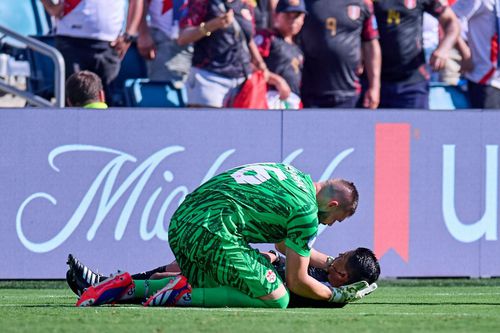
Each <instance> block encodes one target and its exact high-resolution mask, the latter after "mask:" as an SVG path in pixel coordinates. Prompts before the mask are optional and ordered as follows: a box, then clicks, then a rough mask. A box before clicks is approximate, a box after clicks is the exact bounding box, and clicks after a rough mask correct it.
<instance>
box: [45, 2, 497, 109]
mask: <svg viewBox="0 0 500 333" xmlns="http://www.w3.org/2000/svg"><path fill="white" fill-rule="evenodd" d="M41 1H42V3H43V4H44V6H45V8H46V10H47V11H48V13H50V14H51V15H52V16H54V18H55V22H56V29H55V31H56V36H57V37H56V47H57V48H58V49H59V50H60V51H61V53H62V54H63V56H64V58H65V60H66V73H67V75H68V76H70V75H72V74H73V73H75V72H78V71H81V70H87V71H92V72H95V73H96V74H97V75H98V76H99V77H100V78H101V80H102V85H103V90H104V92H105V94H108V91H107V89H108V88H107V87H108V85H109V83H110V82H111V81H112V80H113V79H114V78H115V77H116V75H117V74H118V70H119V68H120V61H121V59H123V56H124V54H125V53H126V52H127V49H128V47H129V46H130V45H131V43H132V42H136V43H137V48H138V50H139V53H140V54H141V56H142V57H143V58H144V59H145V60H146V62H147V68H148V76H149V79H150V80H158V81H170V82H173V83H174V86H176V87H179V88H180V87H183V88H185V89H186V92H187V104H188V105H189V106H192V107H217V108H220V107H230V106H231V96H234V95H235V94H236V93H237V92H238V90H239V88H240V87H241V86H242V84H243V83H244V82H245V81H246V80H247V79H248V78H249V77H250V76H251V75H252V73H255V72H256V71H263V72H264V76H265V78H266V80H267V83H268V95H267V96H262V98H267V99H268V101H269V105H270V107H276V108H301V107H302V106H303V107H305V108H344V109H345V108H370V109H376V108H400V109H428V108H429V89H430V88H429V87H430V82H431V81H444V82H446V84H449V85H450V86H460V89H463V90H464V91H466V92H467V96H468V98H469V101H470V105H471V106H472V107H474V108H500V74H499V73H500V72H499V71H498V61H499V59H498V54H499V52H498V51H499V50H498V49H499V37H498V36H499V33H498V32H499V19H498V17H497V14H496V13H497V9H496V7H497V2H498V1H497V0H449V1H446V0H376V1H372V0H336V1H335V3H332V1H330V0H41ZM424 14H425V15H428V18H430V20H426V24H425V25H424V24H423V23H424ZM432 18H434V19H432ZM424 29H425V30H424ZM424 37H425V38H424ZM464 83H465V84H464ZM272 101H273V102H272ZM276 101H278V103H276Z"/></svg>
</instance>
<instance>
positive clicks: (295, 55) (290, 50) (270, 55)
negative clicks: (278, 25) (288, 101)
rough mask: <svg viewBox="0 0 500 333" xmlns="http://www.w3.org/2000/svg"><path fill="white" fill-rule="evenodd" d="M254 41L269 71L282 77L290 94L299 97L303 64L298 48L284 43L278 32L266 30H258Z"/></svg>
mask: <svg viewBox="0 0 500 333" xmlns="http://www.w3.org/2000/svg"><path fill="white" fill-rule="evenodd" d="M254 40H255V44H257V47H258V48H259V52H260V54H261V55H262V58H264V61H265V62H266V65H267V68H268V69H269V71H271V72H272V73H275V74H278V75H280V76H282V77H283V78H284V79H285V81H286V82H287V83H288V85H289V86H290V89H291V90H292V92H293V93H295V94H296V95H297V96H300V83H301V80H302V67H303V64H304V56H303V54H302V51H301V50H300V48H299V47H298V46H297V45H296V44H290V43H288V42H286V41H285V40H284V39H283V37H282V36H281V35H280V34H279V33H278V32H275V31H272V30H267V29H266V30H258V31H257V33H256V34H255V38H254Z"/></svg>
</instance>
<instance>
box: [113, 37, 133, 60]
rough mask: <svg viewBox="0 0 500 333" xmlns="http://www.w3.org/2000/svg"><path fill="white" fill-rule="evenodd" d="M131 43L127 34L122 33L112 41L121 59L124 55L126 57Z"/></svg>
mask: <svg viewBox="0 0 500 333" xmlns="http://www.w3.org/2000/svg"><path fill="white" fill-rule="evenodd" d="M130 44H132V42H131V41H130V40H127V39H126V38H125V36H123V35H120V36H118V38H116V39H115V40H114V41H112V42H111V47H112V48H114V49H115V51H116V53H118V56H119V57H120V59H123V57H125V54H126V53H127V50H128V48H129V47H130Z"/></svg>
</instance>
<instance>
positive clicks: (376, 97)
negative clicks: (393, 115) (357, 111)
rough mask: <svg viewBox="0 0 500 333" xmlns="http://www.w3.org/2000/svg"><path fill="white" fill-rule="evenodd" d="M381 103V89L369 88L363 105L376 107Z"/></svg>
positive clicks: (369, 107) (371, 107) (370, 107)
mask: <svg viewBox="0 0 500 333" xmlns="http://www.w3.org/2000/svg"><path fill="white" fill-rule="evenodd" d="M379 103H380V89H377V88H368V89H367V90H366V92H365V96H364V97H363V107H365V108H367V109H376V108H377V107H378V105H379Z"/></svg>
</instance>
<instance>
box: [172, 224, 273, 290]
mask: <svg viewBox="0 0 500 333" xmlns="http://www.w3.org/2000/svg"><path fill="white" fill-rule="evenodd" d="M181 223H182V222H181ZM170 224H171V225H170V228H169V243H170V248H171V249H172V252H173V253H174V255H175V258H176V260H177V263H178V264H179V267H180V269H181V273H182V275H184V276H186V277H187V279H188V281H189V283H190V284H191V286H192V287H193V288H213V287H218V286H231V287H233V288H236V289H238V290H240V291H241V292H243V293H245V294H247V295H249V296H251V297H254V298H255V297H260V296H264V295H268V294H270V293H271V292H273V291H274V290H276V289H278V287H279V286H280V285H282V284H283V281H282V280H281V278H280V277H279V276H278V274H277V273H276V271H275V270H274V267H273V265H272V264H271V263H270V262H269V260H268V259H266V257H264V256H263V255H261V254H260V252H259V251H258V250H256V249H253V248H251V247H250V246H249V245H248V244H246V243H245V242H244V241H243V240H241V241H237V240H235V239H234V237H232V239H231V240H229V239H224V238H222V237H220V236H217V235H214V234H213V233H211V232H210V231H208V230H207V229H205V228H203V227H201V226H196V225H193V226H189V227H187V228H186V225H183V226H182V228H177V227H176V226H177V225H178V224H180V223H179V222H177V221H174V220H171V221H170ZM179 230H182V231H181V232H179Z"/></svg>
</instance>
